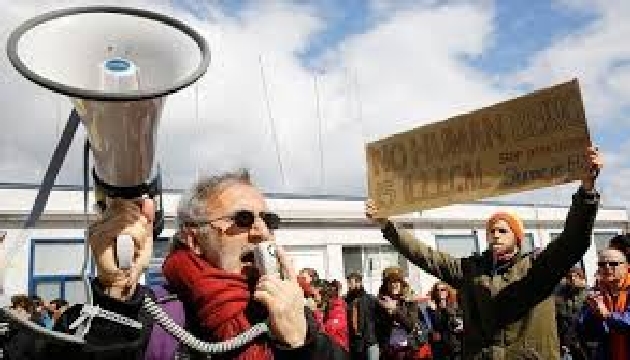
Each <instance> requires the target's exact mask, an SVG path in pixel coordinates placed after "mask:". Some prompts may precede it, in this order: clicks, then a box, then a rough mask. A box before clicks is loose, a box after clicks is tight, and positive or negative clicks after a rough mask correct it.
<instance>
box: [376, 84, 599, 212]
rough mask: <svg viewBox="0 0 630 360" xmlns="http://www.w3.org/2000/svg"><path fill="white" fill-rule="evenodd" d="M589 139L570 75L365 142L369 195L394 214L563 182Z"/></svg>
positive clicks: (574, 174) (574, 175) (579, 170)
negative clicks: (531, 90)
mask: <svg viewBox="0 0 630 360" xmlns="http://www.w3.org/2000/svg"><path fill="white" fill-rule="evenodd" d="M589 145H590V138H589V132H588V128H587V125H586V118H585V115H584V107H583V105H582V97H581V95H580V88H579V84H578V81H577V80H572V81H570V82H567V83H563V84H560V85H556V86H553V87H550V88H547V89H542V90H539V91H536V92H534V93H532V94H529V95H525V96H522V97H519V98H516V99H513V100H509V101H506V102H502V103H499V104H496V105H494V106H490V107H487V108H483V109H480V110H477V111H474V112H472V113H469V114H465V115H459V116H455V117H453V118H450V119H448V120H445V121H441V122H437V123H433V124H429V125H426V126H422V127H419V128H417V129H413V130H410V131H407V132H404V133H400V134H396V135H393V136H391V137H388V138H385V139H381V140H378V141H375V142H372V143H369V144H367V146H366V155H367V169H368V193H369V197H370V198H372V199H374V200H375V201H376V203H377V204H378V206H379V210H380V212H381V213H380V215H383V216H389V215H396V214H403V213H408V212H411V211H417V210H423V209H430V208H435V207H440V206H444V205H449V204H454V203H461V202H466V201H472V200H476V199H480V198H484V197H490V196H497V195H502V194H508V193H514V192H520V191H524V190H531V189H536V188H541V187H548V186H553V185H557V184H563V183H567V182H570V181H573V180H576V179H578V178H580V177H581V175H582V174H584V173H585V172H586V171H588V169H586V168H585V163H586V162H585V158H584V152H585V148H586V147H587V146H589Z"/></svg>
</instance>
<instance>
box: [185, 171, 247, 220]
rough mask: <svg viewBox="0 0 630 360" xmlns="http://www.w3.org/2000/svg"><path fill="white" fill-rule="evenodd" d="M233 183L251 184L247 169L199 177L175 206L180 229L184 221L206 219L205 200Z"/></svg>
mask: <svg viewBox="0 0 630 360" xmlns="http://www.w3.org/2000/svg"><path fill="white" fill-rule="evenodd" d="M234 184H246V185H252V181H251V177H250V175H249V171H248V170H247V169H238V170H236V171H232V172H226V173H222V174H219V175H213V176H207V177H203V178H201V179H199V180H198V181H197V182H196V183H195V185H193V187H192V188H191V189H190V190H188V191H187V192H186V193H184V194H183V195H182V197H181V198H180V200H179V204H178V206H177V226H178V228H179V229H181V228H182V227H183V226H184V225H185V224H186V223H189V222H193V223H194V222H198V221H203V220H207V217H208V213H207V206H208V205H207V201H208V199H210V198H212V197H214V196H216V195H218V194H219V193H220V192H221V191H223V190H224V189H225V188H226V187H228V186H230V185H234Z"/></svg>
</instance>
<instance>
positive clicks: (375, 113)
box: [0, 0, 628, 202]
mask: <svg viewBox="0 0 630 360" xmlns="http://www.w3.org/2000/svg"><path fill="white" fill-rule="evenodd" d="M44 3H45V2H43V1H35V0H31V1H28V2H19V3H18V2H13V1H8V0H0V6H2V7H3V9H4V11H3V13H2V14H1V15H0V42H2V41H5V40H6V37H7V36H8V34H9V32H10V31H11V30H12V29H13V28H14V27H15V26H17V25H18V24H19V23H21V22H22V21H24V20H25V19H26V18H28V17H30V16H33V15H36V14H38V13H40V12H43V11H45V10H48V9H50V8H52V7H53V5H43V4H44ZM86 3H95V2H91V1H78V0H77V1H64V2H63V3H61V4H62V5H60V2H56V3H55V4H54V7H55V8H59V7H62V6H67V5H75V4H86ZM109 3H110V4H123V3H124V4H125V5H126V6H140V7H145V8H150V9H154V10H156V11H160V12H165V13H168V14H171V15H174V16H177V17H178V18H181V19H183V20H184V21H186V22H188V23H189V24H191V25H192V26H194V27H195V28H196V29H198V30H199V31H200V32H201V33H202V34H203V35H204V36H205V37H206V38H207V40H208V42H209V44H210V47H211V53H212V62H211V65H210V68H209V69H208V73H207V74H206V76H205V77H203V78H202V79H201V80H200V81H199V82H198V84H196V85H194V86H192V87H190V88H187V89H184V90H183V91H181V92H180V93H178V94H175V95H173V96H171V97H169V99H168V100H167V102H166V107H165V110H164V115H163V119H162V122H161V125H160V129H159V141H158V144H159V158H160V159H161V162H162V165H163V170H164V175H165V183H166V185H167V186H169V187H185V186H188V185H189V183H190V182H191V181H192V180H193V179H194V177H195V176H196V174H198V173H204V172H209V171H218V170H222V169H227V168H232V167H237V166H245V167H249V168H251V169H252V170H253V173H254V175H255V177H256V180H257V181H258V183H259V184H261V185H262V186H263V188H264V189H265V190H266V191H273V192H296V193H306V194H313V193H318V192H323V193H327V194H352V195H361V194H364V193H365V184H364V182H365V158H364V154H363V149H364V144H365V142H366V141H370V140H374V139H376V138H379V137H382V136H386V135H389V134H392V133H394V132H399V131H403V130H407V129H411V128H413V127H417V126H419V125H422V124H425V123H428V122H432V121H437V120H442V119H446V118H448V117H451V116H453V115H456V114H459V113H462V112H466V111H469V110H472V109H475V108H478V107H481V106H486V105H489V104H492V103H495V102H497V101H499V100H503V99H506V98H508V97H510V96H511V95H513V93H508V92H509V91H511V90H510V89H513V88H514V87H512V86H502V87H501V90H497V88H496V87H494V86H493V85H495V84H496V82H495V80H496V79H495V78H491V77H488V76H486V75H484V74H481V73H478V72H477V71H475V70H474V69H472V68H471V67H469V66H468V65H467V64H466V62H465V61H464V60H462V59H463V57H475V56H478V55H480V54H483V52H484V51H485V50H486V49H487V48H488V47H489V46H490V45H492V44H491V42H492V41H493V39H494V38H493V34H495V32H496V31H498V30H497V29H495V28H494V22H493V17H494V16H495V13H494V8H493V7H492V2H489V1H481V2H480V1H449V2H434V1H424V2H420V3H412V2H403V3H402V4H403V5H401V6H397V7H391V6H386V5H387V4H386V2H379V1H375V2H373V3H372V5H373V9H375V11H377V12H376V13H373V14H372V15H373V17H374V19H375V20H374V21H375V23H374V25H373V26H372V27H370V28H368V29H366V30H365V31H364V32H362V33H359V34H354V35H352V36H350V37H348V38H346V39H343V41H342V42H341V44H339V46H338V47H335V48H330V49H328V50H327V52H326V53H325V54H323V55H322V56H321V58H318V59H314V60H315V62H316V63H317V62H318V63H319V64H320V69H319V71H318V73H317V75H314V73H313V72H312V70H310V69H309V68H307V67H305V66H304V65H303V63H302V62H301V61H300V59H299V57H298V56H297V54H299V53H302V52H303V51H304V50H305V49H306V48H307V47H308V44H309V42H310V41H311V40H312V39H313V37H314V36H315V35H316V34H317V33H318V32H320V31H322V30H324V29H325V28H326V26H328V25H329V24H328V23H327V22H326V21H327V19H328V18H327V16H326V14H323V13H319V12H318V11H319V10H318V9H316V8H314V7H312V6H308V5H298V4H293V3H290V2H283V1H280V2H250V3H248V4H249V5H247V6H248V7H247V8H246V9H245V10H244V11H242V12H240V13H239V16H238V17H237V18H234V17H228V16H226V15H225V14H224V13H223V12H222V11H221V10H220V9H219V8H217V7H212V6H210V5H208V6H205V7H201V8H202V9H206V10H207V13H206V14H195V15H197V16H196V17H194V16H193V15H191V14H185V13H184V12H183V11H182V10H176V9H173V8H172V6H171V5H170V4H171V2H167V1H162V2H159V3H156V2H148V1H144V2H140V1H134V2H131V3H130V2H126V1H125V2H124V1H122V0H121V1H109ZM156 4H157V5H156ZM42 6H46V7H42ZM612 18H613V15H605V16H604V18H603V20H601V21H600V22H598V23H596V24H594V25H592V26H591V27H590V28H589V29H587V30H585V31H584V32H583V33H580V34H578V35H574V36H572V37H569V38H567V39H563V40H560V41H558V42H556V43H554V44H553V46H552V47H551V48H549V49H548V50H545V51H543V52H541V53H540V54H538V55H537V56H536V57H535V58H534V59H533V60H532V62H531V66H530V67H528V68H527V69H526V70H524V71H522V72H520V73H519V74H516V75H514V76H513V77H511V78H510V79H508V80H514V79H518V81H519V82H524V83H530V84H534V85H536V86H538V85H540V86H547V85H549V84H550V82H554V81H555V80H556V79H559V80H560V79H561V80H566V77H567V74H569V73H572V71H566V70H564V72H563V71H561V70H558V69H562V68H569V69H570V68H579V69H580V71H582V72H583V73H584V74H588V76H586V75H585V76H583V78H584V79H585V80H586V81H585V82H584V83H583V84H584V86H585V88H586V89H588V90H587V94H586V96H585V97H586V98H587V102H588V103H589V104H590V106H588V108H594V109H598V108H600V106H601V108H605V109H607V111H614V109H618V108H619V107H620V106H621V105H620V104H623V102H624V101H627V100H626V99H627V97H626V98H623V94H625V93H626V91H627V90H628V86H627V82H625V81H623V78H625V77H627V76H628V75H627V74H628V73H627V66H625V65H624V64H617V66H616V67H615V71H618V76H617V77H615V78H609V81H608V83H607V84H606V85H605V88H606V90H607V91H608V93H607V95H606V96H604V95H603V94H602V95H601V96H600V95H598V94H594V93H596V92H597V90H596V89H599V88H597V87H596V86H599V83H598V81H596V80H597V79H599V77H598V76H599V74H603V73H605V70H606V69H609V68H610V66H609V65H610V64H616V63H615V62H614V61H613V60H611V59H619V58H620V57H621V56H622V55H623V56H625V54H626V51H627V47H626V48H625V49H622V46H621V45H620V44H621V43H620V42H617V43H614V42H613V41H612V40H611V38H614V37H615V36H614V34H617V35H618V34H626V33H625V31H626V27H625V25H623V24H617V23H614V22H613V20H611V19H612ZM201 19H204V20H201ZM454 24H456V26H454ZM583 42H585V43H583ZM580 44H581V45H580ZM593 44H599V47H596V49H597V50H595V51H593V52H594V54H590V53H589V52H588V51H586V50H585V48H584V47H586V48H588V47H589V46H592V45H593ZM612 44H616V46H613V45H612ZM617 48H619V49H617ZM576 57H578V58H580V59H576ZM545 64H553V65H554V66H550V65H549V66H548V65H545ZM592 69H593V70H592ZM261 72H262V73H264V80H265V81H264V82H263V76H262V74H261ZM315 76H316V78H315ZM581 77H582V76H581ZM508 80H506V83H508V82H509V81H508ZM315 82H316V83H317V88H316V87H315ZM504 89H507V90H504ZM316 90H317V91H316ZM266 94H267V95H268V96H266ZM610 94H618V95H619V96H618V98H614V97H612V96H610ZM0 96H2V98H3V102H4V103H5V104H6V105H4V104H3V114H2V115H1V117H0V122H1V123H2V124H4V125H7V126H5V128H7V129H10V130H9V131H5V132H3V133H2V134H0V142H1V143H2V145H1V147H0V148H1V149H2V150H3V151H2V153H1V154H0V182H11V181H26V182H30V183H38V182H39V181H40V179H41V176H43V171H44V170H45V167H46V166H47V163H48V160H49V157H50V154H51V153H52V150H53V148H54V146H55V144H56V142H57V141H58V137H59V134H60V132H61V129H62V127H63V123H64V121H65V116H66V114H67V112H68V111H69V110H70V103H69V101H67V100H66V99H65V98H64V97H62V96H57V95H53V94H51V93H50V92H49V91H47V90H44V89H42V88H40V87H38V86H36V85H33V84H31V83H29V82H28V81H26V80H24V79H23V78H22V77H20V76H19V75H18V74H17V73H16V71H15V70H14V69H12V68H11V67H10V65H9V64H8V61H7V60H6V58H4V57H2V58H1V59H0ZM196 99H198V101H196ZM318 100H319V109H318V107H317V103H318ZM587 105H588V104H587ZM318 110H319V111H318ZM269 115H271V116H269ZM271 121H273V122H274V123H275V128H273V127H272V126H271ZM17 124H19V126H18V125H17ZM320 126H321V129H322V133H321V135H322V138H321V140H322V145H323V158H324V173H325V178H324V179H323V183H324V185H325V187H324V188H322V179H321V178H322V174H321V171H320V155H321V154H320V151H319V147H320V143H319V132H320ZM274 130H275V133H276V134H277V144H276V142H275V141H274V136H273V135H274ZM79 139H81V137H79ZM81 145H82V144H81V141H77V142H76V144H75V145H74V146H73V150H72V152H71V154H70V156H69V158H68V159H67V161H66V162H67V164H66V166H65V168H64V170H63V171H62V173H61V174H60V181H59V182H61V183H68V182H72V183H79V182H80V179H81V177H80V175H81V148H82V146H81ZM276 145H277V146H278V148H279V154H278V153H277V152H276ZM607 150H608V149H607ZM278 158H280V160H281V164H282V169H283V172H284V175H285V176H284V177H283V176H281V173H280V167H279V165H278ZM622 163H623V162H622V161H621V160H620V164H622ZM534 194H536V192H534ZM541 194H547V193H544V192H542V193H541ZM556 194H557V192H556ZM534 196H535V195H531V194H527V197H526V201H527V200H529V201H528V202H531V199H533V198H534ZM541 198H548V196H547V195H541ZM567 199H568V197H567Z"/></svg>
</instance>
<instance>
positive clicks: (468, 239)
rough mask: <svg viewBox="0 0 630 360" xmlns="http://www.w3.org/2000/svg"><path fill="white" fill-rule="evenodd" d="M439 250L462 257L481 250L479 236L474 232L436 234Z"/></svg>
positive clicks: (436, 243)
mask: <svg viewBox="0 0 630 360" xmlns="http://www.w3.org/2000/svg"><path fill="white" fill-rule="evenodd" d="M435 245H436V246H437V248H438V250H440V251H442V252H445V253H448V254H450V255H452V256H454V257H457V258H462V257H467V256H471V255H473V254H475V253H478V252H479V245H478V244H477V237H476V236H475V235H474V234H469V235H468V234H461V235H435Z"/></svg>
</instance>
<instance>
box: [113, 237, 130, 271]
mask: <svg viewBox="0 0 630 360" xmlns="http://www.w3.org/2000/svg"><path fill="white" fill-rule="evenodd" d="M133 250H134V245H133V238H132V237H131V235H127V234H121V235H118V237H116V261H117V262H118V267H119V268H120V269H123V270H128V269H131V264H132V262H133Z"/></svg>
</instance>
